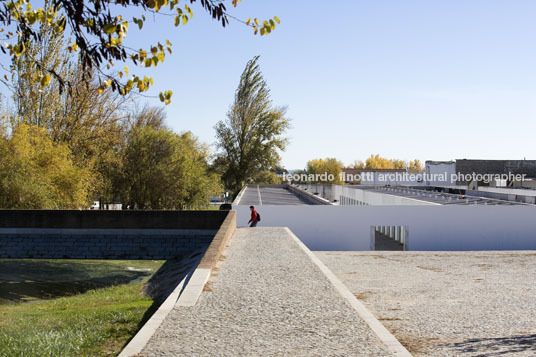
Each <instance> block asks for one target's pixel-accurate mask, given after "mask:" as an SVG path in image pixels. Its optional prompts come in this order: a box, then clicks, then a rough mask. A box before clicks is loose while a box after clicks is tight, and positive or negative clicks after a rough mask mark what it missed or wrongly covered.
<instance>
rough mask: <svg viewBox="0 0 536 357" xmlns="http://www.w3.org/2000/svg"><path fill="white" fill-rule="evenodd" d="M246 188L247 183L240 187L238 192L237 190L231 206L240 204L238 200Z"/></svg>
mask: <svg viewBox="0 0 536 357" xmlns="http://www.w3.org/2000/svg"><path fill="white" fill-rule="evenodd" d="M247 188H248V185H246V186H244V187H242V189H241V190H240V192H238V195H236V197H235V199H234V201H233V206H236V205H239V204H240V200H241V199H242V196H244V192H246V189H247Z"/></svg>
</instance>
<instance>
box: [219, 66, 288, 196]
mask: <svg viewBox="0 0 536 357" xmlns="http://www.w3.org/2000/svg"><path fill="white" fill-rule="evenodd" d="M258 60H259V57H258V56H257V57H254V58H253V59H252V60H251V61H249V62H248V63H247V65H246V68H245V69H244V72H243V73H242V76H241V77H240V83H239V85H238V89H237V90H236V93H235V100H234V103H233V105H232V106H231V109H230V110H229V112H228V113H227V120H225V121H220V122H219V123H218V124H217V125H216V127H215V129H216V138H217V147H218V149H219V153H218V154H217V156H218V157H219V158H220V159H219V161H218V163H219V164H220V165H221V164H223V165H224V167H225V168H224V171H223V172H222V175H223V180H224V182H225V184H226V186H227V187H228V188H230V189H231V190H232V191H233V192H235V193H236V192H238V190H240V188H241V187H242V186H243V185H244V184H246V183H249V182H251V180H252V179H253V178H254V176H255V175H256V174H257V173H258V172H260V171H262V170H267V169H271V168H275V167H276V166H277V165H278V163H279V161H280V156H279V150H284V149H285V147H286V144H287V139H286V138H285V137H284V134H285V132H286V131H287V129H288V128H289V125H290V122H289V119H287V118H286V117H285V114H286V108H285V107H277V106H274V105H273V103H272V100H271V98H270V89H269V88H268V85H267V84H266V82H265V80H264V78H263V76H262V73H261V71H260V68H259V65H258Z"/></svg>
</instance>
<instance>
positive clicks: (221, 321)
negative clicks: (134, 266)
mask: <svg viewBox="0 0 536 357" xmlns="http://www.w3.org/2000/svg"><path fill="white" fill-rule="evenodd" d="M224 254H225V258H224V259H223V261H221V262H220V264H219V266H218V269H219V270H218V273H217V274H216V275H214V276H212V277H211V278H210V281H209V283H208V285H207V286H206V287H205V290H204V291H203V293H202V294H201V296H200V298H199V300H198V302H197V304H196V305H195V306H189V307H185V306H175V308H174V309H173V310H172V311H171V312H170V313H169V315H168V316H167V317H166V319H165V320H164V321H163V323H162V324H161V326H160V328H159V329H158V330H157V331H156V333H155V334H154V335H153V336H152V338H151V339H150V341H149V343H147V345H146V346H145V348H144V349H143V350H142V353H141V355H142V356H162V355H166V356H388V355H393V354H394V355H401V356H402V355H406V354H405V353H404V350H403V348H402V349H400V347H401V346H399V345H397V341H396V340H395V341H394V342H393V341H390V340H389V338H390V337H392V336H390V335H389V336H387V339H386V335H385V334H384V335H382V333H385V332H387V331H386V330H385V331H380V333H378V329H375V327H374V325H371V321H368V320H367V319H369V317H368V315H367V316H364V315H363V312H362V311H361V312H360V311H358V310H359V309H358V308H356V306H354V304H353V302H351V301H350V300H351V298H353V295H351V294H350V295H351V296H350V298H349V297H348V296H344V293H342V292H341V291H342V290H344V289H345V288H344V286H337V284H336V283H334V282H333V278H330V276H329V275H330V273H329V272H326V271H324V269H327V268H325V266H323V265H322V263H318V262H319V261H318V262H315V261H314V258H313V257H312V254H311V252H310V251H308V250H307V248H305V246H304V245H303V244H301V242H300V241H299V240H297V239H296V238H295V237H294V236H293V234H292V233H291V232H290V231H289V230H288V229H286V228H243V229H238V230H237V232H236V234H235V236H234V237H233V239H232V240H231V243H230V246H229V247H228V248H227V250H226V251H225V253H224ZM319 264H321V265H319ZM340 285H342V284H340ZM341 289H342V290H341ZM356 301H357V300H356ZM365 315H366V314H365ZM372 319H373V320H374V318H372ZM365 320H367V321H365ZM375 321H376V322H377V320H375ZM372 323H375V322H374V321H373V322H372ZM381 328H383V326H381V325H380V330H381ZM387 334H388V333H387ZM397 351H398V352H400V353H397Z"/></svg>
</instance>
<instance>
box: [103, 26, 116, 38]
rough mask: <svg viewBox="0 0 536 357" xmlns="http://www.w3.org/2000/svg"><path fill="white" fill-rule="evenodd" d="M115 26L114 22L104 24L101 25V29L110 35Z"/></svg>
mask: <svg viewBox="0 0 536 357" xmlns="http://www.w3.org/2000/svg"><path fill="white" fill-rule="evenodd" d="M115 29H116V26H115V25H114V24H106V25H104V26H103V28H102V30H103V31H104V32H105V33H107V34H108V35H111V34H113V33H114V32H115Z"/></svg>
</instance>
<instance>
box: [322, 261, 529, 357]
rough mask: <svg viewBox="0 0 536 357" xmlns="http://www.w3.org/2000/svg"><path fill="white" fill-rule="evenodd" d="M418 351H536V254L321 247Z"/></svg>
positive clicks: (382, 318)
mask: <svg viewBox="0 0 536 357" xmlns="http://www.w3.org/2000/svg"><path fill="white" fill-rule="evenodd" d="M315 253H316V254H317V256H318V257H319V258H320V259H321V260H322V261H323V262H324V264H326V265H327V266H328V267H329V268H330V269H331V271H332V272H334V273H335V274H336V275H337V276H338V277H339V279H341V280H342V281H343V282H344V283H345V284H346V286H347V287H348V288H349V289H350V290H351V291H352V292H353V293H354V294H355V295H356V296H357V297H358V298H360V299H361V300H362V301H363V302H364V304H365V305H366V306H367V307H368V308H369V309H370V310H371V311H372V312H373V313H374V314H375V315H376V317H377V318H378V319H379V320H380V321H381V322H382V323H383V324H384V325H385V326H386V327H387V328H388V329H389V330H390V331H391V332H392V333H393V334H394V335H395V336H396V337H397V338H398V340H399V341H400V342H401V343H402V344H404V345H405V346H406V348H408V350H409V351H410V352H412V353H413V355H415V356H460V355H463V356H536V252H534V251H527V252H519V251H515V252H514V251H503V252H485V251H481V252H315Z"/></svg>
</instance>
